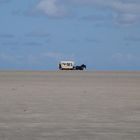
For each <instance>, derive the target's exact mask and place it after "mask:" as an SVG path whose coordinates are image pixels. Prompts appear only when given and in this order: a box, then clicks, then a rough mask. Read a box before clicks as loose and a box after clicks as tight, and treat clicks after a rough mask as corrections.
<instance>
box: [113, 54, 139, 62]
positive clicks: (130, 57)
mask: <svg viewBox="0 0 140 140" xmlns="http://www.w3.org/2000/svg"><path fill="white" fill-rule="evenodd" d="M112 59H113V61H114V64H116V63H117V64H119V65H140V57H139V56H138V55H135V54H131V53H116V54H113V55H112Z"/></svg>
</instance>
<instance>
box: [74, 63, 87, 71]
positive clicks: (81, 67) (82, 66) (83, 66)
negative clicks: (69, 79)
mask: <svg viewBox="0 0 140 140" xmlns="http://www.w3.org/2000/svg"><path fill="white" fill-rule="evenodd" d="M75 69H76V70H84V69H86V65H84V64H82V65H81V66H76V67H75Z"/></svg>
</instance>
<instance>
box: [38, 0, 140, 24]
mask: <svg viewBox="0 0 140 140" xmlns="http://www.w3.org/2000/svg"><path fill="white" fill-rule="evenodd" d="M70 4H72V5H74V6H75V7H76V6H79V5H82V6H87V5H90V6H93V7H95V6H96V8H99V10H101V9H102V10H103V9H104V8H106V9H109V10H111V11H112V12H113V13H116V15H117V16H116V17H114V18H115V20H116V21H117V22H118V23H120V24H132V23H135V22H137V21H138V20H140V1H139V0H40V1H39V3H38V5H37V9H39V10H41V11H42V12H44V13H45V14H46V15H48V16H55V17H62V16H64V15H66V13H67V11H66V9H67V8H66V7H68V6H69V5H70ZM81 13H82V12H81ZM91 14H93V13H91ZM87 16H89V15H87Z"/></svg>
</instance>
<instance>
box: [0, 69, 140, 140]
mask: <svg viewBox="0 0 140 140" xmlns="http://www.w3.org/2000/svg"><path fill="white" fill-rule="evenodd" d="M0 140H140V72H88V71H52V72H51V71H19V72H18V71H11V72H10V71H1V72H0Z"/></svg>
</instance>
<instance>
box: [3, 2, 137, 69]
mask: <svg viewBox="0 0 140 140" xmlns="http://www.w3.org/2000/svg"><path fill="white" fill-rule="evenodd" d="M60 60H74V61H75V62H76V64H77V65H80V64H82V63H84V64H86V65H87V67H88V69H89V70H95V69H96V70H140V1H139V0H24V1H23V0H0V70H5V69H6V70H11V69H12V70H22V69H24V70H25V69H26V70H28V69H33V70H48V69H49V70H55V69H57V65H58V62H59V61H60Z"/></svg>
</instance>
